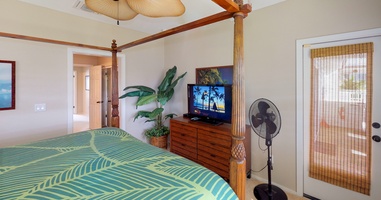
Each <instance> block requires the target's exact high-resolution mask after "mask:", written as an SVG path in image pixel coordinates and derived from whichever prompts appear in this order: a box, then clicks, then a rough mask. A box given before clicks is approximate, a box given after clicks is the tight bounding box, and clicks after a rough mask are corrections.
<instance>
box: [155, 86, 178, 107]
mask: <svg viewBox="0 0 381 200" xmlns="http://www.w3.org/2000/svg"><path fill="white" fill-rule="evenodd" d="M174 93H175V90H174V89H172V90H170V91H168V92H164V91H161V92H158V94H157V101H158V102H159V103H160V104H161V105H163V106H164V105H165V104H166V103H167V102H168V101H169V100H170V99H171V98H172V96H173V94H174Z"/></svg>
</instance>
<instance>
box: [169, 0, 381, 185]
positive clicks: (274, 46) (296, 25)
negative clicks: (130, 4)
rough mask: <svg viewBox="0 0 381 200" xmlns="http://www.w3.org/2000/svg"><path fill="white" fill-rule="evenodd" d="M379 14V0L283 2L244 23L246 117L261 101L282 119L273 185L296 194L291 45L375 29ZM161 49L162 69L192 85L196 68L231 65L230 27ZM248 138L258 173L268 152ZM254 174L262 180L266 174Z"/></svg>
mask: <svg viewBox="0 0 381 200" xmlns="http://www.w3.org/2000/svg"><path fill="white" fill-rule="evenodd" d="M380 10H381V1H379V0H367V1H358V0H335V1H330V0H308V1H306V0H287V1H285V2H282V3H279V4H276V5H274V6H270V7H267V8H264V9H260V10H256V11H253V12H252V13H250V15H249V16H248V17H247V18H246V19H245V20H244V37H245V42H244V44H245V61H244V66H245V82H246V112H248V110H249V107H250V105H251V103H252V102H253V101H255V100H256V99H258V98H261V97H264V98H268V99H270V100H271V101H273V102H274V103H275V104H276V106H277V107H278V108H279V110H280V112H281V116H282V129H281V132H280V134H279V135H278V136H277V137H276V138H274V141H273V155H274V170H273V171H272V175H273V177H272V178H273V182H274V183H276V184H280V185H282V186H284V187H285V188H288V189H289V190H291V191H296V184H297V183H296V173H297V172H296V121H295V118H296V106H295V104H296V90H295V88H296V60H295V59H296V41H297V40H298V39H305V38H312V37H318V36H325V35H331V34H338V33H346V32H351V31H359V30H365V29H372V28H380V27H381V20H380V19H381V12H380ZM165 46H166V48H165V63H166V66H172V65H178V66H179V67H181V68H180V70H182V71H188V73H189V74H188V75H187V77H186V79H185V83H194V82H195V76H194V73H195V70H194V68H195V67H208V66H219V65H230V64H232V63H233V57H232V53H233V51H232V50H233V22H232V21H230V20H226V21H224V22H220V23H217V24H213V25H210V26H208V27H203V28H201V29H198V30H192V31H189V32H185V33H183V34H179V35H175V36H171V37H169V38H167V39H166V41H165ZM185 85H186V84H183V85H182V86H181V87H182V89H181V90H180V91H181V92H179V93H181V94H179V93H178V94H176V97H175V102H176V103H174V104H171V105H174V107H175V109H177V111H178V112H179V113H183V112H185V111H186V109H187V108H186V104H185V103H184V102H186V94H185V91H186V86H185ZM180 102H183V103H180ZM181 106H182V109H181V108H180V107H181ZM252 136H253V137H252V159H251V160H252V168H253V170H259V169H261V168H262V167H264V166H265V165H266V161H267V152H266V151H265V152H262V151H261V150H259V148H258V145H257V144H258V137H257V136H256V134H255V133H254V132H253V131H252ZM262 144H263V145H262V147H263V148H264V147H265V145H264V143H263V141H262ZM253 175H254V176H259V177H261V178H263V179H267V170H264V171H263V172H261V173H253Z"/></svg>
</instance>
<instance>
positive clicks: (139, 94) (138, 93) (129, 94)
mask: <svg viewBox="0 0 381 200" xmlns="http://www.w3.org/2000/svg"><path fill="white" fill-rule="evenodd" d="M151 94H153V93H152V92H145V91H139V90H137V91H132V92H127V93H126V94H124V95H122V96H120V97H119V99H123V98H126V97H142V96H148V95H151Z"/></svg>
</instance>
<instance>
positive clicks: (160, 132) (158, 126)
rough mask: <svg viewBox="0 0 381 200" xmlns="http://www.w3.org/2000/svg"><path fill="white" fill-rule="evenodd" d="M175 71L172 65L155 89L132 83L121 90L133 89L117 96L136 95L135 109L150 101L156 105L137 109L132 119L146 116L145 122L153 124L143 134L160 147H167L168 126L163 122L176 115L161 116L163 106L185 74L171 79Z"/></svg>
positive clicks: (121, 97) (175, 68)
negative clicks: (152, 107) (145, 108)
mask: <svg viewBox="0 0 381 200" xmlns="http://www.w3.org/2000/svg"><path fill="white" fill-rule="evenodd" d="M176 71H177V67H176V66H174V67H173V68H171V69H169V70H168V71H167V72H166V74H165V77H164V79H163V80H162V81H161V83H160V85H159V87H158V88H157V91H155V90H154V89H152V88H150V87H147V86H142V85H134V86H128V87H126V88H124V90H123V91H127V90H130V89H135V90H133V91H129V92H126V93H125V94H124V95H122V96H120V97H119V98H120V99H123V98H126V97H138V99H137V101H136V109H138V107H139V106H143V105H147V104H150V103H154V104H155V105H156V107H155V108H154V109H153V110H150V111H147V110H140V111H138V112H137V114H136V115H135V118H134V121H135V120H136V119H137V118H147V120H146V121H145V122H154V126H153V127H152V128H150V129H148V130H146V131H145V133H144V134H145V135H146V136H147V137H148V138H149V139H150V143H151V144H152V145H154V146H157V147H160V148H167V137H168V134H169V128H168V127H167V126H165V125H164V122H165V120H166V119H168V118H173V117H174V116H176V114H174V113H170V114H166V115H165V116H163V111H164V106H165V105H166V103H167V102H168V101H169V100H170V99H171V98H172V96H173V94H174V91H175V90H174V88H175V86H176V85H177V82H178V81H179V80H180V79H181V78H183V77H184V76H185V74H186V72H185V73H184V74H182V75H181V76H179V77H177V79H176V80H174V81H173V79H174V77H175V75H176Z"/></svg>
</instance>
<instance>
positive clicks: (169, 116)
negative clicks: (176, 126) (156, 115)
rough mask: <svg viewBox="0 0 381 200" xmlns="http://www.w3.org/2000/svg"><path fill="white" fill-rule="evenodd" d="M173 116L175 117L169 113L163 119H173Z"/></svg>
mask: <svg viewBox="0 0 381 200" xmlns="http://www.w3.org/2000/svg"><path fill="white" fill-rule="evenodd" d="M174 116H177V115H176V114H175V113H170V114H167V115H165V117H164V119H168V118H171V119H172V118H173V117H174Z"/></svg>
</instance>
